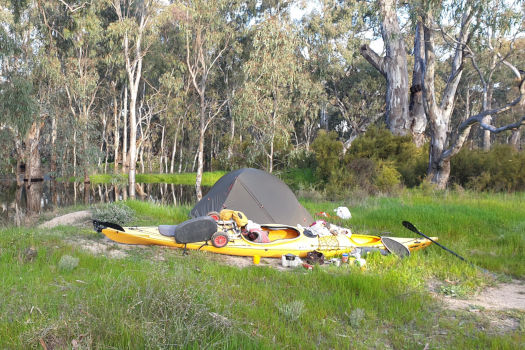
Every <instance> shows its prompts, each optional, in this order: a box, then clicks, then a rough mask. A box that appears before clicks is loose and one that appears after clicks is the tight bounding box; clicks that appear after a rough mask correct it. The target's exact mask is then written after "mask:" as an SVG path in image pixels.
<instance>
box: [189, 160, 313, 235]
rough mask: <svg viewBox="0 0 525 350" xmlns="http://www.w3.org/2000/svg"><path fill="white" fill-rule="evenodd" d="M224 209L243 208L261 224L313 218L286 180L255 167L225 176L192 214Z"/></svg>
mask: <svg viewBox="0 0 525 350" xmlns="http://www.w3.org/2000/svg"><path fill="white" fill-rule="evenodd" d="M222 209H233V210H239V211H242V212H243V213H244V214H246V216H247V217H248V219H250V220H252V221H254V222H256V223H259V224H286V225H291V226H296V225H297V224H301V225H303V226H308V225H310V224H311V223H312V222H313V219H312V217H311V216H310V214H309V213H308V212H307V211H306V209H304V207H303V206H302V205H301V204H300V203H299V202H298V201H297V198H295V195H294V194H293V192H292V191H291V190H290V188H288V186H287V185H286V184H285V183H284V182H282V181H281V180H279V179H278V178H277V177H275V176H273V175H271V174H268V173H267V172H265V171H262V170H258V169H253V168H243V169H239V170H235V171H232V172H231V173H228V174H226V175H224V176H223V177H221V178H220V179H219V180H218V181H217V182H216V183H215V185H213V187H212V188H211V189H210V191H209V192H208V194H206V196H204V197H203V198H202V199H201V200H200V201H199V202H198V203H197V204H196V205H195V207H194V208H193V209H192V210H191V216H192V217H194V218H195V217H198V216H204V215H207V214H208V213H209V212H211V211H216V212H220V211H221V210H222Z"/></svg>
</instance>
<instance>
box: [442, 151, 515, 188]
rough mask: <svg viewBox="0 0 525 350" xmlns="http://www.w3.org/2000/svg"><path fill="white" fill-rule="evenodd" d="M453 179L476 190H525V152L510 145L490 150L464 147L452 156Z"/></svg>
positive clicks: (454, 181)
mask: <svg viewBox="0 0 525 350" xmlns="http://www.w3.org/2000/svg"><path fill="white" fill-rule="evenodd" d="M450 176H451V182H453V183H456V184H459V185H461V186H463V187H465V188H469V189H474V190H477V191H497V192H514V191H524V190H525V153H524V152H517V151H516V150H515V149H514V148H512V147H511V146H508V145H496V146H494V147H493V148H492V150H490V151H489V152H485V151H482V150H472V151H471V150H468V149H466V148H464V149H462V150H461V151H460V152H459V153H458V154H457V155H456V156H454V157H453V158H452V160H451V175H450Z"/></svg>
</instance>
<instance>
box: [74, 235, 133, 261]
mask: <svg viewBox="0 0 525 350" xmlns="http://www.w3.org/2000/svg"><path fill="white" fill-rule="evenodd" d="M68 243H70V244H73V245H76V246H79V247H81V248H82V249H84V250H87V251H88V252H90V253H92V254H94V255H99V254H104V255H106V256H108V257H109V258H114V259H121V258H124V257H126V256H127V255H128V253H127V252H126V251H127V250H130V249H133V247H132V246H128V245H125V244H118V243H115V242H112V241H110V240H109V239H101V240H96V241H95V240H89V239H75V240H69V241H68Z"/></svg>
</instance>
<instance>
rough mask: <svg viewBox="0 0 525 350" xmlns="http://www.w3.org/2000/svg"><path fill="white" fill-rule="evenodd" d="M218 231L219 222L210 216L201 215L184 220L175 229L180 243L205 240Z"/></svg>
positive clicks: (176, 239)
mask: <svg viewBox="0 0 525 350" xmlns="http://www.w3.org/2000/svg"><path fill="white" fill-rule="evenodd" d="M215 232H217V222H216V221H215V220H214V219H213V218H212V217H210V216H200V217H197V218H195V219H191V220H187V221H184V222H183V223H181V224H179V225H177V226H176V227H175V228H174V229H173V237H174V238H175V242H177V243H179V244H187V243H195V242H203V241H208V240H210V239H211V236H213V234H214V233H215Z"/></svg>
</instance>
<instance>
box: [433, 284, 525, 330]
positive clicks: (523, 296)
mask: <svg viewBox="0 0 525 350" xmlns="http://www.w3.org/2000/svg"><path fill="white" fill-rule="evenodd" d="M438 286H439V283H436V281H432V282H429V289H430V290H431V293H432V295H433V296H434V297H435V298H436V299H438V300H440V301H441V302H442V303H443V306H444V307H445V308H446V309H449V310H453V311H460V312H469V313H472V314H473V315H480V316H482V317H483V319H484V320H485V321H484V322H485V326H486V327H487V329H490V330H491V331H493V332H496V333H506V332H510V331H514V330H516V329H518V328H519V327H522V325H521V324H520V323H521V322H523V321H522V318H523V317H524V315H525V281H519V280H512V281H511V282H509V283H500V284H498V285H496V286H493V287H487V288H485V289H483V290H482V291H480V292H479V293H477V294H476V295H474V296H472V297H470V298H454V297H451V296H446V295H443V294H441V293H438V292H436V290H438Z"/></svg>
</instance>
